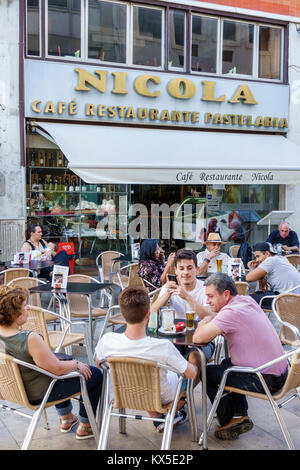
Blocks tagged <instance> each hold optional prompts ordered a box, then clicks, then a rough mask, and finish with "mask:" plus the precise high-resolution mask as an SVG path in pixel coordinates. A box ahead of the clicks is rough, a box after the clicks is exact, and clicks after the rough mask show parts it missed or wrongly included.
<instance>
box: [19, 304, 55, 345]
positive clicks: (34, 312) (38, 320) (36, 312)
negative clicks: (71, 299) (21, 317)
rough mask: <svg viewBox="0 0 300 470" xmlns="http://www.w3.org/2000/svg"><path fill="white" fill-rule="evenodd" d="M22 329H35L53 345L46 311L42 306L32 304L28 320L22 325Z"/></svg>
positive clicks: (46, 341)
mask: <svg viewBox="0 0 300 470" xmlns="http://www.w3.org/2000/svg"><path fill="white" fill-rule="evenodd" d="M21 329H22V330H29V331H34V332H35V333H38V334H40V335H42V337H43V338H44V341H45V343H47V344H48V346H49V347H51V345H50V340H49V334H48V330H47V326H46V320H45V316H44V312H43V310H42V309H41V308H40V307H35V306H33V305H31V306H30V308H29V310H28V317H27V321H26V323H24V324H23V325H22V326H21Z"/></svg>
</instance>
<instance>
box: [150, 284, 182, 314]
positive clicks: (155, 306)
mask: <svg viewBox="0 0 300 470" xmlns="http://www.w3.org/2000/svg"><path fill="white" fill-rule="evenodd" d="M176 287H177V284H176V282H174V281H167V283H166V284H165V285H164V287H163V289H166V290H165V292H164V293H163V294H162V295H159V296H158V298H157V299H156V300H155V301H154V302H153V303H152V304H151V306H150V311H151V312H156V311H157V310H159V309H160V307H163V306H164V305H166V304H167V302H168V300H169V298H170V297H171V295H172V292H174V291H175V290H176Z"/></svg>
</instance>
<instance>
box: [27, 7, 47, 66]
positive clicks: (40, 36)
mask: <svg viewBox="0 0 300 470" xmlns="http://www.w3.org/2000/svg"><path fill="white" fill-rule="evenodd" d="M38 4H39V54H38V55H32V54H29V53H28V1H27V0H26V2H25V45H26V47H25V56H26V57H30V58H32V57H35V58H37V57H39V58H41V57H42V35H43V32H42V5H41V0H38Z"/></svg>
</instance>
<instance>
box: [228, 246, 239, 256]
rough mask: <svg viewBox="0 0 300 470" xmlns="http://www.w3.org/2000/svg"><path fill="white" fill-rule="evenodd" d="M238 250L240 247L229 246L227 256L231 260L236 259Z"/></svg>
mask: <svg viewBox="0 0 300 470" xmlns="http://www.w3.org/2000/svg"><path fill="white" fill-rule="evenodd" d="M239 249H240V245H231V247H230V248H229V254H230V256H231V258H237V254H238V252H239Z"/></svg>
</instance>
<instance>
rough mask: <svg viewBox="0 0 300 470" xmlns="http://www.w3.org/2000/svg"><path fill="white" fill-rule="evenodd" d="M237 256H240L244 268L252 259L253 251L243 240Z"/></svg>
mask: <svg viewBox="0 0 300 470" xmlns="http://www.w3.org/2000/svg"><path fill="white" fill-rule="evenodd" d="M237 258H241V260H242V261H243V263H244V266H245V269H247V267H248V263H249V261H251V260H253V259H254V253H253V251H252V248H251V246H250V245H249V244H248V243H247V242H243V243H242V244H241V246H240V248H239V251H238V254H237Z"/></svg>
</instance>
